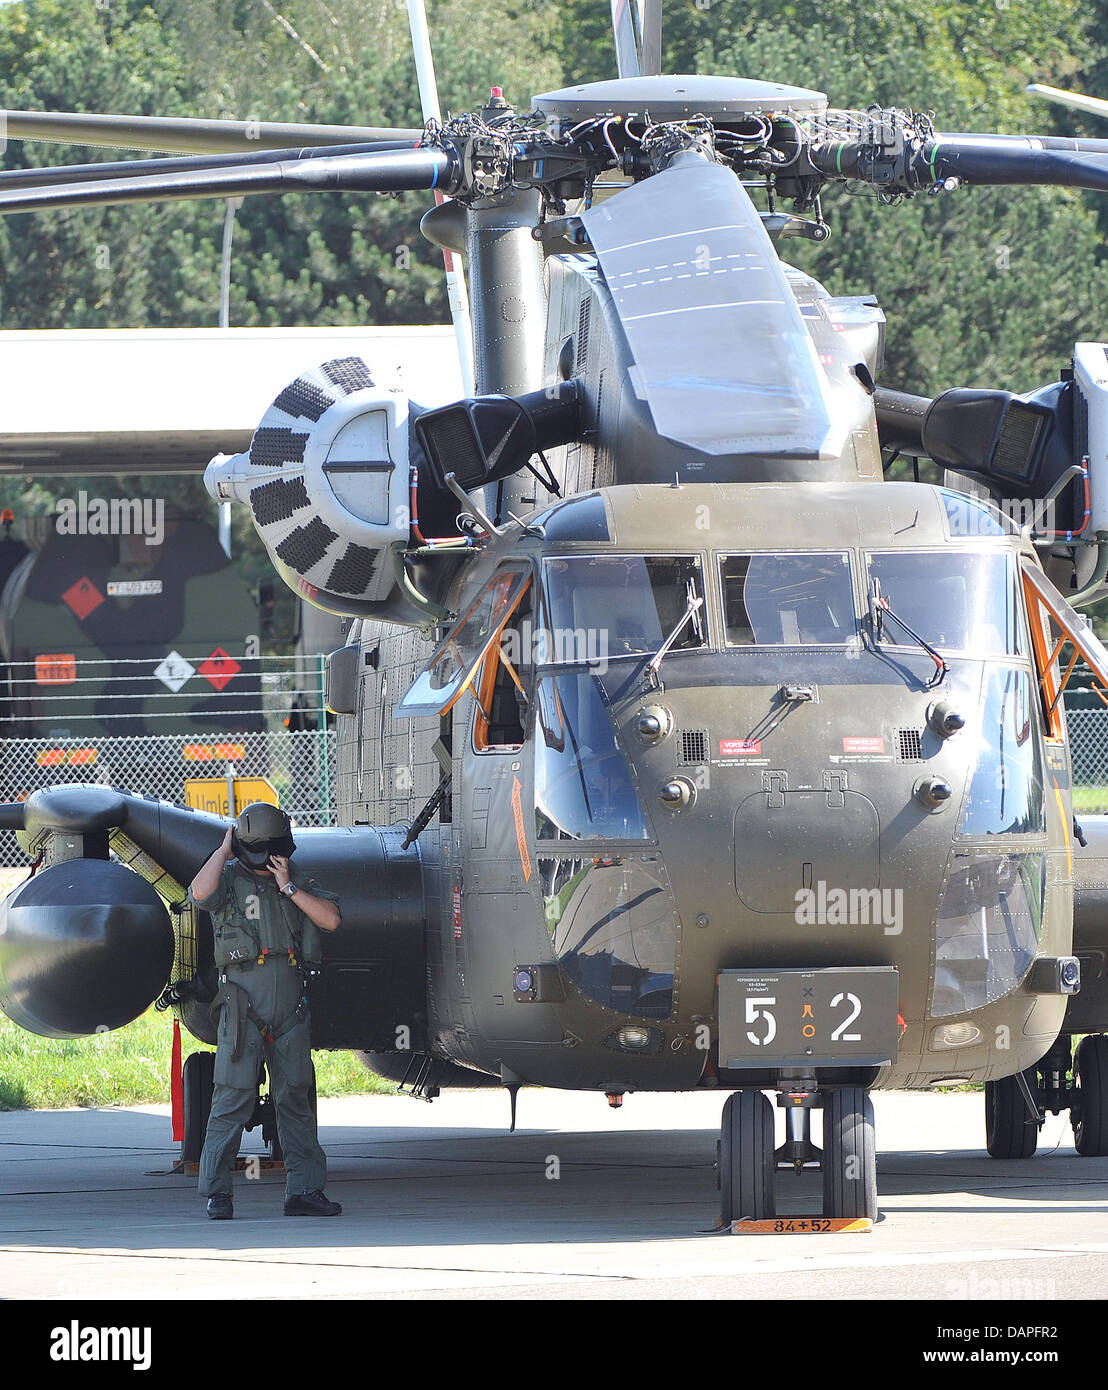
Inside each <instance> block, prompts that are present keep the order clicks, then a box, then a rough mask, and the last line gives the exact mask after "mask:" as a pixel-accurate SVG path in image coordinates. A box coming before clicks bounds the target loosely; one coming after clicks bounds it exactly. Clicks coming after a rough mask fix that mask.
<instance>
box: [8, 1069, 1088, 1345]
mask: <svg viewBox="0 0 1108 1390" xmlns="http://www.w3.org/2000/svg"><path fill="white" fill-rule="evenodd" d="M723 1099H724V1097H723V1095H721V1094H718V1093H717V1094H714V1095H713V1094H707V1093H706V1094H696V1095H677V1096H664V1095H630V1096H627V1097H626V1098H625V1102H624V1105H623V1107H622V1109H620V1110H618V1111H613V1110H611V1109H609V1107H608V1106H607V1104H606V1102H605V1100H604V1098H603V1097H602V1096H599V1095H591V1094H590V1095H579V1094H573V1093H570V1092H562V1091H522V1092H521V1093H520V1096H519V1128H518V1130H517V1132H516V1133H515V1134H509V1133H507V1126H508V1100H507V1096H506V1094H505V1093H503V1092H500V1091H475V1092H451V1093H449V1094H445V1095H443V1096H441V1097H440V1098H439V1099H438V1100H436V1101H435V1102H434V1103H433V1104H432V1105H425V1104H420V1103H419V1102H417V1101H414V1100H412V1099H410V1098H408V1097H382V1096H369V1097H364V1098H352V1099H342V1100H324V1101H322V1102H321V1103H320V1108H319V1115H320V1138H321V1140H322V1143H323V1146H324V1148H325V1150H326V1152H327V1154H328V1160H329V1178H328V1183H327V1192H328V1195H329V1196H330V1197H332V1198H333V1199H336V1200H338V1201H340V1202H341V1203H342V1204H343V1208H344V1211H343V1215H342V1216H340V1217H336V1218H331V1219H319V1218H298V1219H293V1218H288V1217H285V1216H284V1214H283V1212H282V1195H283V1183H284V1180H283V1177H282V1175H281V1174H279V1173H273V1172H262V1173H261V1175H260V1176H258V1177H256V1178H254V1179H250V1178H247V1177H245V1176H240V1177H237V1178H236V1185H235V1194H234V1200H235V1219H234V1220H233V1221H230V1222H212V1221H209V1220H208V1219H207V1217H206V1216H205V1213H204V1206H203V1203H202V1201H201V1200H200V1198H199V1197H198V1196H197V1193H196V1180H195V1178H189V1177H185V1176H183V1175H179V1174H173V1173H172V1172H171V1171H170V1170H171V1165H172V1162H173V1160H174V1159H175V1157H176V1152H177V1151H176V1146H175V1145H174V1144H173V1143H172V1140H171V1129H170V1120H169V1112H168V1108H167V1107H165V1106H141V1107H134V1108H126V1109H106V1110H66V1111H34V1112H15V1113H6V1114H0V1298H4V1299H12V1300H29V1299H35V1300H39V1299H46V1300H63V1299H64V1300H69V1299H80V1300H84V1299H98V1300H131V1299H153V1300H163V1299H169V1300H185V1299H224V1298H234V1299H238V1300H242V1299H266V1298H281V1299H344V1300H345V1299H359V1298H364V1299H411V1298H417V1299H419V1300H420V1301H423V1300H427V1299H483V1300H488V1299H548V1298H558V1299H604V1300H606V1301H609V1300H616V1299H622V1300H628V1299H653V1298H666V1299H696V1300H710V1299H784V1300H794V1299H797V1300H804V1299H820V1300H836V1299H837V1300H852V1299H863V1300H867V1301H871V1300H885V1299H889V1300H891V1299H929V1300H930V1299H938V1300H951V1301H954V1302H958V1303H964V1302H966V1301H973V1300H993V1299H1001V1300H1012V1301H1013V1302H1012V1310H1013V1313H1014V1314H1018V1315H1019V1318H1020V1319H1022V1320H1023V1321H1026V1322H1037V1321H1043V1318H1042V1317H1041V1316H1039V1314H1038V1312H1036V1310H1035V1304H1036V1303H1038V1302H1039V1301H1040V1300H1052V1299H1057V1300H1070V1299H1099V1298H1103V1297H1104V1296H1105V1294H1106V1293H1108V1159H1087V1158H1081V1157H1079V1156H1078V1155H1077V1154H1076V1153H1075V1151H1074V1148H1073V1139H1072V1134H1071V1131H1070V1129H1069V1125H1068V1118H1067V1117H1065V1116H1059V1117H1054V1116H1048V1118H1047V1122H1046V1125H1045V1126H1044V1129H1043V1131H1042V1132H1041V1134H1040V1139H1039V1152H1038V1154H1037V1155H1036V1157H1034V1158H1032V1159H1029V1160H1024V1161H1019V1162H1015V1161H1013V1162H1001V1161H996V1160H993V1159H990V1158H989V1157H988V1155H987V1154H986V1153H985V1149H984V1101H983V1097H982V1096H981V1095H979V1094H950V1095H930V1094H928V1095H917V1094H904V1093H895V1092H894V1093H889V1094H884V1093H879V1094H877V1095H875V1096H874V1104H875V1109H876V1115H877V1141H878V1149H879V1155H880V1156H879V1164H878V1188H879V1194H880V1203H881V1213H882V1214H881V1220H880V1221H879V1222H878V1223H877V1225H876V1227H875V1228H874V1230H873V1231H872V1232H871V1233H869V1234H846V1235H793V1236H786V1235H770V1236H732V1235H730V1234H712V1233H711V1228H712V1226H713V1223H714V1221H715V1220H716V1217H717V1215H718V1210H719V1206H718V1202H719V1198H718V1194H717V1191H716V1185H715V1171H714V1162H715V1146H716V1138H717V1134H718V1126H719V1117H720V1111H721V1108H722V1102H723ZM783 1124H784V1122H783V1119H782V1118H779V1119H778V1141H779V1142H780V1141H781V1140H782V1139H783ZM814 1128H815V1134H814V1137H815V1138H816V1141H817V1142H818V1141H819V1137H820V1134H819V1128H820V1122H819V1118H818V1116H817V1118H816V1121H815V1126H814ZM263 1152H264V1150H263V1149H262V1147H261V1144H260V1139H259V1137H258V1134H257V1132H255V1133H254V1134H252V1135H247V1136H246V1137H245V1140H244V1145H243V1153H244V1154H245V1155H251V1154H253V1155H262V1154H263ZM255 1166H257V1165H255ZM777 1181H778V1210H779V1212H783V1213H794V1214H801V1213H808V1214H818V1213H819V1210H820V1200H821V1189H820V1175H819V1173H818V1172H810V1173H805V1174H804V1176H803V1177H801V1178H797V1177H796V1176H795V1175H794V1174H793V1173H792V1172H791V1171H789V1172H779V1174H778V1180H777ZM1021 1304H1022V1306H1021ZM10 1312H12V1310H11V1309H9V1313H10ZM108 1313H109V1310H103V1314H102V1315H105V1316H106V1315H108Z"/></svg>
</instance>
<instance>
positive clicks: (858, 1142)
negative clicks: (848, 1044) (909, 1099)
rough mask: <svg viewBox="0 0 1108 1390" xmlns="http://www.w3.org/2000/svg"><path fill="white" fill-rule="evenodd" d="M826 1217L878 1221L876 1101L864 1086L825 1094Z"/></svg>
mask: <svg viewBox="0 0 1108 1390" xmlns="http://www.w3.org/2000/svg"><path fill="white" fill-rule="evenodd" d="M820 1166H821V1167H822V1169H823V1214H824V1216H831V1217H854V1218H857V1217H862V1216H868V1217H869V1219H870V1220H871V1221H876V1219H877V1144H876V1140H875V1136H874V1127H873V1101H872V1100H870V1097H869V1093H868V1091H866V1090H865V1089H864V1088H863V1087H861V1086H844V1087H843V1088H842V1089H841V1090H837V1091H825V1092H824V1101H823V1159H822V1162H821V1164H820Z"/></svg>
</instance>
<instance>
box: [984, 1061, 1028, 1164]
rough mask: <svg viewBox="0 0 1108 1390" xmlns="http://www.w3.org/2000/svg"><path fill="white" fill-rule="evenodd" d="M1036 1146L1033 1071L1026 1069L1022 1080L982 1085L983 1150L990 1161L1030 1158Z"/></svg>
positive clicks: (1005, 1078)
mask: <svg viewBox="0 0 1108 1390" xmlns="http://www.w3.org/2000/svg"><path fill="white" fill-rule="evenodd" d="M1021 1081H1022V1083H1023V1084H1022V1085H1021ZM1028 1097H1030V1101H1029V1099H1028ZM1038 1142H1039V1108H1038V1080H1037V1077H1036V1070H1035V1068H1034V1067H1029V1068H1028V1070H1027V1071H1025V1072H1024V1073H1023V1074H1022V1076H1019V1075H1017V1076H1003V1077H1001V1079H1000V1080H999V1081H986V1082H985V1147H986V1148H987V1149H988V1151H989V1156H990V1158H1030V1157H1031V1156H1032V1155H1033V1154H1034V1152H1035V1149H1036V1147H1037V1146H1038Z"/></svg>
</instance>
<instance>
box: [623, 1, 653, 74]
mask: <svg viewBox="0 0 1108 1390" xmlns="http://www.w3.org/2000/svg"><path fill="white" fill-rule="evenodd" d="M611 5H612V37H613V39H614V40H615V45H616V68H617V70H618V72H619V75H620V77H658V76H659V75H660V74H661V71H662V0H611Z"/></svg>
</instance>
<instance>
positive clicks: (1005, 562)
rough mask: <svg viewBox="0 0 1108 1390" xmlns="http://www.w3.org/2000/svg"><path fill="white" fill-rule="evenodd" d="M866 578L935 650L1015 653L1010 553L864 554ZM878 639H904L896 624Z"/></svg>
mask: <svg viewBox="0 0 1108 1390" xmlns="http://www.w3.org/2000/svg"><path fill="white" fill-rule="evenodd" d="M868 562H869V574H870V578H871V580H872V579H876V580H877V581H878V583H879V584H880V592H881V597H882V598H883V599H884V600H886V601H887V603H888V606H889V608H890V609H891V610H892V611H893V613H895V614H896V616H897V618H899V619H901V620H902V621H903V622H904V623H906V624H907V626H908V627H909V628H911V629H912V631H913V632H916V633H918V634H919V636H920V637H922V638H923V640H924V641H925V642H928V643H930V645H931V646H933V647H936V648H938V650H939V651H948V652H949V651H959V652H970V653H972V654H973V655H974V656H1004V655H1007V656H1021V655H1023V639H1022V637H1021V635H1020V626H1019V618H1018V610H1017V607H1016V584H1015V576H1014V574H1013V570H1012V563H1011V557H1010V556H1009V555H1007V554H1005V553H1003V552H996V551H994V552H993V553H992V554H989V553H984V552H977V553H975V552H974V551H969V550H944V551H917V550H892V551H886V552H885V553H884V554H872V555H870V556H869V557H868ZM883 629H884V630H883V633H882V640H883V641H884V642H887V643H890V644H894V645H901V644H903V643H905V642H907V641H908V638H907V637H905V636H904V635H903V633H902V631H901V629H900V628H899V627H897V626H896V624H883Z"/></svg>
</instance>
